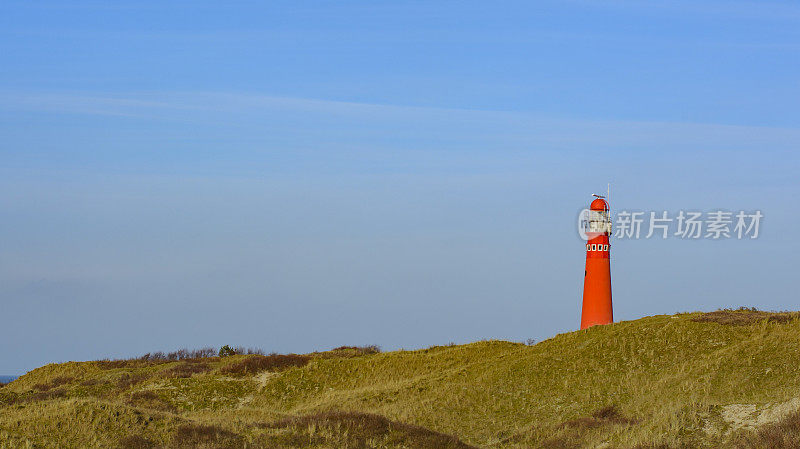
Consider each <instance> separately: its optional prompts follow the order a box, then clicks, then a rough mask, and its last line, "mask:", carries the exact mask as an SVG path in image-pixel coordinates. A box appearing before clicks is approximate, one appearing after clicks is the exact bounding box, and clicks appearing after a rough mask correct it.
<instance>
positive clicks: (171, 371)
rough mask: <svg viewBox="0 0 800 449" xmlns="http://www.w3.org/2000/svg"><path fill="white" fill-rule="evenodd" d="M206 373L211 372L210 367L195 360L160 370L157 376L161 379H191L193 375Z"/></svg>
mask: <svg viewBox="0 0 800 449" xmlns="http://www.w3.org/2000/svg"><path fill="white" fill-rule="evenodd" d="M208 371H211V365H209V364H208V363H203V362H200V361H198V360H197V359H190V360H187V361H184V362H181V363H179V364H177V365H175V366H171V367H169V368H167V369H165V370H162V371H161V372H160V373H159V374H160V375H161V377H177V378H188V377H192V375H194V374H200V373H206V372H208Z"/></svg>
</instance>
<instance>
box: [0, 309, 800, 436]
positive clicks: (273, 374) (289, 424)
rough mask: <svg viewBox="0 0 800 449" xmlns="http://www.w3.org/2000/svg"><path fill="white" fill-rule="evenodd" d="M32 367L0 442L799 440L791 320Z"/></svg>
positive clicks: (717, 315)
mask: <svg viewBox="0 0 800 449" xmlns="http://www.w3.org/2000/svg"><path fill="white" fill-rule="evenodd" d="M184 356H185V357H189V358H185V359H184V360H175V361H169V360H163V357H152V356H151V357H149V358H143V359H136V360H117V361H95V362H69V363H63V364H52V365H47V366H44V367H41V368H38V369H36V370H33V371H31V372H30V373H28V374H26V375H24V376H22V377H20V378H19V379H17V380H15V381H14V382H12V383H10V384H8V385H6V386H4V387H2V388H0V447H64V448H82V447H112V448H113V447H121V448H149V447H201V448H246V447H270V448H271V447H277V448H300V447H304V448H305V447H312V448H343V447H350V448H454V449H455V448H472V447H479V448H529V447H545V448H573V447H581V448H636V447H638V448H657V447H663V448H673V447H675V448H679V447H692V448H694V447H765V448H766V447H787V448H788V447H800V415H798V414H797V412H796V411H797V409H798V408H800V320H798V315H797V314H796V313H779V314H773V313H766V312H756V311H752V310H739V311H718V312H712V313H708V314H701V313H690V314H680V315H674V316H654V317H648V318H642V319H640V320H635V321H628V322H621V323H616V324H613V325H608V326H598V327H593V328H590V329H588V330H584V331H578V332H572V333H567V334H562V335H558V336H556V337H554V338H551V339H549V340H547V341H543V342H541V343H538V344H536V345H532V346H528V345H524V344H520V343H510V342H503V341H483V342H477V343H472V344H467V345H459V346H441V347H432V348H429V349H424V350H418V351H396V352H388V353H374V351H370V350H368V349H363V348H344V349H338V350H334V351H329V352H323V353H314V354H307V355H283V356H281V355H272V356H261V355H234V356H229V357H223V358H219V357H194V358H191V357H190V356H191V354H185V355H184Z"/></svg>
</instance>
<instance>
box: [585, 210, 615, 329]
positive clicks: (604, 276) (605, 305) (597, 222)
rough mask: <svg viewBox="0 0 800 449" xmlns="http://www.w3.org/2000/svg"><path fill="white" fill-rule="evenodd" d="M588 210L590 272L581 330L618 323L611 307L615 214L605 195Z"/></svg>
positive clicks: (588, 262)
mask: <svg viewBox="0 0 800 449" xmlns="http://www.w3.org/2000/svg"><path fill="white" fill-rule="evenodd" d="M594 197H595V199H594V200H593V201H592V203H591V204H590V205H589V210H587V211H584V212H585V215H584V220H583V223H584V231H585V234H586V271H585V273H584V278H583V307H582V309H581V329H586V328H587V327H591V326H595V325H597V324H610V323H613V322H614V312H613V310H612V307H611V242H610V241H609V237H611V215H610V210H609V204H608V201H606V199H605V197H603V196H601V195H594Z"/></svg>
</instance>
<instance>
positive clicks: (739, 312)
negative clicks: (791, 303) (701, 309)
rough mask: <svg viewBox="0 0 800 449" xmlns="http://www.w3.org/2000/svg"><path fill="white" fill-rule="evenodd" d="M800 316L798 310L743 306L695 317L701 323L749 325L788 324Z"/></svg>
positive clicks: (694, 319)
mask: <svg viewBox="0 0 800 449" xmlns="http://www.w3.org/2000/svg"><path fill="white" fill-rule="evenodd" d="M798 317H800V314H798V313H797V312H765V311H763V310H758V309H755V308H746V307H742V308H740V309H736V310H733V309H722V310H716V311H714V312H708V313H704V314H702V315H700V316H699V317H696V318H693V319H692V321H696V322H699V323H718V324H725V325H729V326H747V325H751V324H756V323H761V322H769V323H780V324H786V323H789V322H791V321H792V320H796V319H798Z"/></svg>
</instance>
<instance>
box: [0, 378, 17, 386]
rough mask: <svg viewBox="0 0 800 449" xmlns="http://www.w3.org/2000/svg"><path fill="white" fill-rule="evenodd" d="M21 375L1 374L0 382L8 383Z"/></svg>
mask: <svg viewBox="0 0 800 449" xmlns="http://www.w3.org/2000/svg"><path fill="white" fill-rule="evenodd" d="M17 377H19V376H0V384H7V383H9V382H11V381H12V380H14V379H16V378H17Z"/></svg>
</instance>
